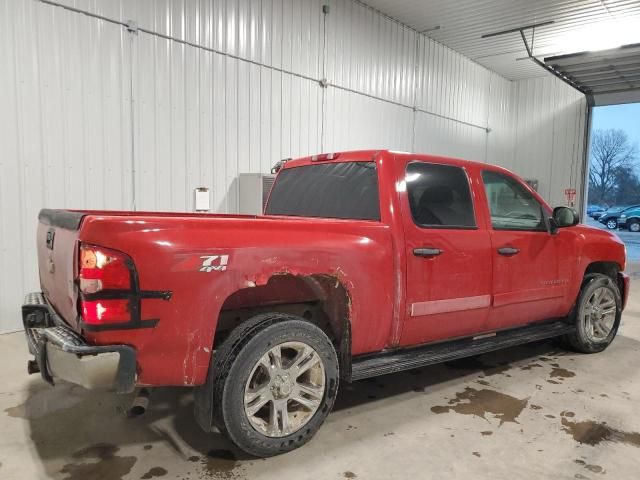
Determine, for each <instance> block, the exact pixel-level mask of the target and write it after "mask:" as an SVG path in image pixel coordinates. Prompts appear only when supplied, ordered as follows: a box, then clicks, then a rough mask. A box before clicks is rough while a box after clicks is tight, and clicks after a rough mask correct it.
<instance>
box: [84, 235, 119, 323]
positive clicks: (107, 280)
mask: <svg viewBox="0 0 640 480" xmlns="http://www.w3.org/2000/svg"><path fill="white" fill-rule="evenodd" d="M128 261H129V259H128V257H127V256H126V255H125V254H123V253H121V252H117V251H115V250H110V249H108V248H104V247H98V246H95V245H87V244H81V245H80V265H79V274H78V280H79V282H78V283H79V286H80V291H81V293H82V295H81V298H80V315H81V316H82V320H83V321H84V322H85V323H87V324H90V325H98V324H103V323H124V322H129V321H130V320H131V301H130V299H129V292H130V290H131V272H130V270H129V267H128V266H127V262H128ZM114 290H115V291H117V292H113V291H114ZM107 291H112V292H113V293H108V292H107ZM100 292H103V293H102V294H101V293H100ZM103 295H104V298H100V297H102V296H103ZM114 295H115V296H117V297H119V298H113V297H114ZM122 297H124V298H122Z"/></svg>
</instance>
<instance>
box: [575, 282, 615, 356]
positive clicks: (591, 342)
mask: <svg viewBox="0 0 640 480" xmlns="http://www.w3.org/2000/svg"><path fill="white" fill-rule="evenodd" d="M621 316H622V298H621V296H620V290H619V289H618V285H616V283H615V282H614V281H613V280H612V279H611V278H610V277H608V276H606V275H603V274H601V273H593V274H589V275H585V277H584V280H583V282H582V288H581V289H580V294H579V295H578V300H577V302H576V305H575V306H574V308H573V310H572V312H571V315H570V318H571V320H572V321H573V322H574V323H575V326H576V330H575V332H573V333H571V334H569V335H566V336H565V343H566V344H567V346H568V347H569V348H570V349H572V350H575V351H577V352H581V353H597V352H601V351H603V350H604V349H605V348H607V347H608V346H609V345H610V344H611V342H612V341H613V339H614V338H615V336H616V333H617V332H618V327H619V326H620V318H621Z"/></svg>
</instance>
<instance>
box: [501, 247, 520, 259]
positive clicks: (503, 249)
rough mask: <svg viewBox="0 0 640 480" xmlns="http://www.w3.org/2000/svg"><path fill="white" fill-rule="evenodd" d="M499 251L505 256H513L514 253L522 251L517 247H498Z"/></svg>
mask: <svg viewBox="0 0 640 480" xmlns="http://www.w3.org/2000/svg"><path fill="white" fill-rule="evenodd" d="M498 253H499V254H500V255H504V256H505V257H513V256H514V255H517V254H518V253H520V249H519V248H515V247H500V248H499V249H498Z"/></svg>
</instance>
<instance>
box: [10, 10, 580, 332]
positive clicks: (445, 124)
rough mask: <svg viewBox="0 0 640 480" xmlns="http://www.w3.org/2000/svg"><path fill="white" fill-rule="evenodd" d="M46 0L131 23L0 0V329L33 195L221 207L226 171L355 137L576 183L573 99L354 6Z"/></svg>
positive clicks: (226, 194)
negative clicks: (203, 189) (201, 200)
mask: <svg viewBox="0 0 640 480" xmlns="http://www.w3.org/2000/svg"><path fill="white" fill-rule="evenodd" d="M64 3H65V4H66V5H67V6H70V7H72V8H76V9H80V10H84V11H87V12H90V13H92V14H94V15H99V16H103V17H106V18H108V19H112V20H114V21H115V22H121V23H125V22H127V21H129V20H134V21H135V22H136V24H137V26H138V27H139V28H140V30H139V31H137V32H136V33H130V32H128V31H127V29H126V28H124V27H123V25H121V24H118V23H114V22H112V21H107V20H105V19H99V18H96V17H92V16H87V15H84V14H82V13H79V12H75V11H70V10H68V9H64V8H61V7H59V6H53V5H48V4H45V3H41V2H39V1H36V0H24V1H19V0H0V65H3V68H2V69H0V208H1V209H2V210H1V211H2V216H1V220H0V262H1V268H0V331H3V330H11V329H15V328H17V327H18V321H17V319H18V315H19V313H18V307H19V305H20V301H21V299H22V296H23V294H24V293H25V292H28V291H30V290H33V289H36V288H37V273H36V267H35V244H34V232H35V226H36V220H35V219H36V216H37V212H38V210H39V209H40V208H41V207H43V206H47V207H53V208H106V209H127V208H132V207H133V205H134V203H135V207H136V208H137V209H148V210H191V209H192V203H193V189H194V188H195V187H198V186H207V187H210V188H211V189H212V192H213V202H212V207H213V209H214V210H215V211H219V212H233V211H235V210H236V208H237V204H238V193H237V184H236V178H237V174H238V173H240V172H259V171H263V172H265V171H268V169H269V168H270V166H271V165H273V164H274V163H275V162H276V161H277V160H279V159H281V158H286V157H296V156H300V155H305V154H309V153H316V152H319V151H321V150H324V151H333V150H344V149H355V148H392V149H398V150H415V151H424V152H432V153H438V154H445V155H452V156H460V157H465V158H470V159H475V160H480V161H486V162H491V163H497V164H500V165H503V166H506V167H508V168H512V169H514V170H515V171H516V172H518V173H520V174H522V175H523V176H526V177H530V178H537V179H539V180H540V190H541V192H542V193H543V195H545V196H546V197H547V198H550V199H551V200H552V201H553V202H554V203H562V201H563V193H562V192H563V190H564V188H565V187H567V186H573V187H575V188H578V189H580V187H581V185H582V177H581V171H582V148H583V138H582V135H583V132H584V117H585V100H584V98H582V96H581V95H579V94H577V92H574V91H572V90H571V89H570V88H569V87H567V86H565V85H564V84H562V83H561V82H559V81H558V80H556V79H555V78H551V77H549V78H540V79H535V80H526V81H522V82H510V81H507V80H505V79H504V78H502V77H500V76H499V75H496V74H495V73H492V72H490V71H488V70H486V69H485V68H483V67H480V66H478V65H477V64H475V63H473V62H471V61H469V60H468V59H466V58H465V57H463V56H461V55H459V54H457V53H456V52H454V51H452V50H450V49H448V48H446V47H444V46H442V45H440V44H437V43H436V42H434V41H432V40H430V39H428V38H427V37H425V36H423V35H420V34H418V33H416V32H415V31H414V30H411V29H410V28H408V27H406V26H404V25H402V24H400V23H398V22H396V21H394V20H391V19H389V18H386V17H384V16H383V15H380V14H379V13H376V12H375V11H373V10H372V9H370V8H368V7H366V6H364V5H362V4H360V3H358V2H354V1H348V0H331V1H325V2H321V1H318V0H305V1H300V0H239V1H224V0H220V1H204V0H201V1H189V2H175V1H171V0H164V1H154V0H144V1H142V0H139V1H135V2H130V1H125V0H91V1H89V0H76V1H70V0H69V1H65V2H64ZM323 4H328V5H329V7H330V12H329V13H328V14H327V15H325V14H323V8H322V7H323ZM167 37H172V38H171V39H169V38H167ZM184 42H187V43H184ZM323 78H324V79H326V81H327V84H328V85H327V86H326V88H323V87H322V86H321V85H320V82H319V81H320V79H323Z"/></svg>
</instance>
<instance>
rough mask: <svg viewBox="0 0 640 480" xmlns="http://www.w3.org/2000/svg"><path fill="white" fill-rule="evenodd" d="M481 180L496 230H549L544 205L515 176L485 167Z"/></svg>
mask: <svg viewBox="0 0 640 480" xmlns="http://www.w3.org/2000/svg"><path fill="white" fill-rule="evenodd" d="M482 181H483V183H484V188H485V191H486V192H487V201H488V202H489V211H490V212H491V224H492V225H493V228H494V229H496V230H534V231H542V230H544V231H546V229H547V227H546V225H545V223H544V216H543V214H542V212H543V210H542V205H540V203H539V202H538V201H537V200H536V199H535V197H534V196H533V195H531V193H530V192H529V191H528V190H527V189H525V188H524V187H523V186H522V185H520V183H518V182H517V181H516V180H515V179H513V178H511V177H508V176H506V175H503V174H501V173H497V172H491V171H486V170H485V171H484V172H482Z"/></svg>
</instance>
